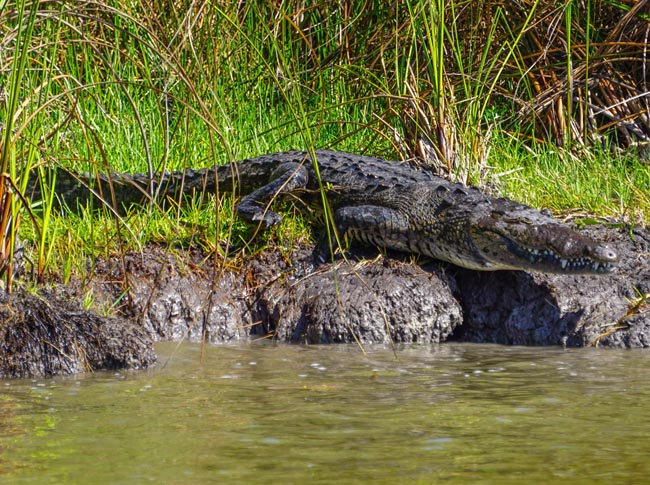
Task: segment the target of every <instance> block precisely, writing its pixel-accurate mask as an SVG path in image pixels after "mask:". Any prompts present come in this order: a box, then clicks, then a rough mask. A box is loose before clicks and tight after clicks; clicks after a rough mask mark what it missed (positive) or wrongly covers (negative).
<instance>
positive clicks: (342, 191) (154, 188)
mask: <svg viewBox="0 0 650 485" xmlns="http://www.w3.org/2000/svg"><path fill="white" fill-rule="evenodd" d="M313 154H314V155H315V160H313V159H312V155H310V152H304V151H290V152H283V153H272V154H268V155H263V156H260V157H257V158H252V159H247V160H242V161H239V162H233V163H231V164H227V165H223V166H215V167H212V168H205V169H200V170H195V169H186V170H180V171H176V172H165V173H163V174H161V175H154V176H153V177H152V176H147V175H144V174H136V175H131V174H117V173H114V174H108V175H106V174H102V175H95V176H90V175H88V174H86V175H82V176H77V175H74V174H71V173H69V172H65V171H61V170H59V171H58V172H57V177H56V182H55V183H56V186H55V190H56V193H57V194H58V196H59V198H60V199H62V200H63V201H64V202H65V203H66V204H67V205H68V206H69V207H71V208H73V206H75V205H77V206H78V205H79V204H85V203H87V202H89V201H90V200H91V199H96V200H97V199H101V200H105V201H107V203H108V205H110V206H111V207H115V209H116V210H120V211H122V210H125V208H129V207H130V206H132V205H133V204H142V203H145V202H146V201H147V200H151V199H152V194H156V196H157V199H156V200H170V199H174V200H178V201H180V200H181V199H182V198H183V197H184V196H188V195H190V194H205V193H220V192H223V191H232V192H234V193H237V194H239V195H242V197H241V199H240V201H239V203H238V205H237V213H238V215H239V216H240V217H241V218H242V219H244V220H245V221H247V222H248V223H251V224H258V225H260V226H261V227H264V228H266V227H269V226H272V225H275V224H277V223H278V222H280V220H281V216H280V215H279V214H278V213H276V212H274V211H273V210H272V202H273V201H274V200H275V199H276V197H278V196H281V195H287V194H294V195H297V196H298V198H299V199H300V200H302V201H304V202H305V204H308V205H309V206H310V207H314V206H320V207H321V209H322V208H323V207H326V208H328V209H329V210H330V211H331V214H333V221H334V223H335V225H334V226H333V227H334V228H335V229H336V231H331V234H338V236H339V238H338V239H339V240H341V237H343V236H347V237H348V238H349V239H351V240H353V241H359V242H361V243H365V244H366V245H374V246H378V247H380V248H385V249H393V250H398V251H405V252H409V253H417V254H421V255H425V256H429V257H431V258H435V259H437V260H441V261H446V262H449V263H452V264H454V265H457V266H460V267H464V268H469V269H472V270H481V271H494V270H524V271H540V272H548V273H561V274H576V273H592V274H600V273H607V272H610V271H611V270H612V269H613V268H614V267H615V264H616V262H617V261H618V257H617V254H616V252H615V250H614V249H613V248H612V247H611V246H609V245H607V244H604V243H601V242H598V241H595V240H593V239H591V238H589V237H587V236H584V235H581V234H580V233H578V232H576V231H575V230H573V229H572V228H570V227H569V226H567V225H565V224H563V223H560V222H559V221H558V220H556V219H555V218H553V217H552V216H551V215H550V213H549V212H548V211H539V210H536V209H534V208H532V207H530V206H527V205H524V204H521V203H518V202H515V201H513V200H510V199H506V198H497V197H492V196H489V195H487V194H485V193H483V192H481V191H480V190H479V189H476V188H472V187H466V186H464V185H462V184H458V183H453V182H450V181H448V180H446V179H444V178H441V177H438V176H435V175H434V174H433V173H431V172H429V171H426V170H421V169H417V168H415V167H413V166H411V165H409V164H406V163H403V162H390V161H386V160H384V159H381V158H377V157H372V156H365V155H355V154H351V153H344V152H336V151H329V150H317V151H315V152H313ZM313 162H317V163H313ZM28 186H29V187H30V189H29V190H28V191H27V192H28V193H27V195H28V196H30V195H31V196H32V200H35V199H37V198H38V197H39V186H40V184H38V183H36V182H35V181H34V180H33V181H32V182H31V184H30V185H28ZM30 191H31V193H30ZM323 193H325V194H326V198H325V199H324V198H323V195H322V194H323ZM328 246H329V245H328ZM320 254H321V259H322V254H324V253H323V252H322V251H321V252H320Z"/></svg>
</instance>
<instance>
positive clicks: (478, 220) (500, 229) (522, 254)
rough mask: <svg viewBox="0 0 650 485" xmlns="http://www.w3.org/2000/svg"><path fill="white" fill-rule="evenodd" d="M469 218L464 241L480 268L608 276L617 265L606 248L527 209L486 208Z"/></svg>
mask: <svg viewBox="0 0 650 485" xmlns="http://www.w3.org/2000/svg"><path fill="white" fill-rule="evenodd" d="M481 212H482V213H481ZM475 215H476V217H475V218H474V220H473V221H472V224H471V227H470V237H471V240H472V245H473V246H474V248H475V249H476V251H477V252H478V253H479V255H480V257H481V258H482V259H483V260H484V263H483V268H482V269H484V270H499V269H519V270H527V271H543V272H547V273H563V274H568V273H573V274H575V273H608V272H610V271H611V270H612V269H613V267H614V264H615V263H616V262H617V261H618V256H617V254H616V252H615V251H614V250H613V249H612V248H611V247H610V246H608V245H607V244H601V243H599V242H597V241H594V240H593V239H591V238H589V237H586V236H583V235H581V234H578V233H577V232H576V231H574V230H572V229H571V228H569V227H567V226H565V225H564V224H561V223H559V222H557V221H556V220H555V219H553V218H552V217H550V216H548V215H546V214H544V213H542V212H539V211H536V210H534V209H532V208H530V207H527V206H523V205H516V206H514V207H512V206H511V207H508V208H507V210H500V209H498V208H491V209H490V210H488V211H478V213H477V214H475Z"/></svg>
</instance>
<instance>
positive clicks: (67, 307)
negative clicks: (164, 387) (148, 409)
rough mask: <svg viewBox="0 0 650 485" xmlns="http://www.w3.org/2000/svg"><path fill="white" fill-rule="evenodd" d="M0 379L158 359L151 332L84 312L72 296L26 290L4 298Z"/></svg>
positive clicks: (134, 364) (144, 363)
mask: <svg viewBox="0 0 650 485" xmlns="http://www.w3.org/2000/svg"><path fill="white" fill-rule="evenodd" d="M0 322H2V323H0V378H8V377H11V378H17V377H21V378H25V377H34V376H44V377H45V376H53V375H58V374H71V373H79V372H89V371H93V370H98V369H124V368H126V369H142V368H145V367H147V366H149V365H151V364H153V363H154V362H155V361H156V355H155V353H154V351H153V343H152V340H151V338H150V337H149V335H148V334H147V332H145V331H143V329H142V328H140V327H139V326H137V325H135V324H134V323H133V322H130V321H128V320H126V319H124V318H115V317H114V318H109V317H101V316H99V315H97V314H95V313H93V312H89V311H85V310H83V309H82V308H80V306H79V305H78V304H76V302H75V300H74V299H70V298H67V297H63V296H60V295H55V294H53V293H52V292H47V291H44V292H42V293H41V294H40V295H38V296H36V295H33V294H30V293H27V292H25V291H23V290H20V289H18V290H16V291H15V292H14V293H12V294H11V295H3V296H2V299H1V301H0Z"/></svg>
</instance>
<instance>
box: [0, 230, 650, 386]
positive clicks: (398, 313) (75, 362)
mask: <svg viewBox="0 0 650 485" xmlns="http://www.w3.org/2000/svg"><path fill="white" fill-rule="evenodd" d="M583 231H584V232H585V233H588V234H589V235H590V236H591V237H593V238H595V239H598V240H602V241H607V242H609V243H611V244H612V245H614V247H615V248H616V250H617V251H618V253H619V256H620V263H619V265H618V267H617V268H616V270H615V271H614V272H612V273H610V274H607V275H598V276H595V275H594V276H591V275H570V276H565V275H551V274H542V273H525V272H518V271H497V272H476V271H470V270H465V269H459V268H456V267H455V266H452V265H448V264H441V263H438V262H433V261H431V262H426V261H424V260H420V261H414V259H413V258H412V257H411V256H405V255H401V254H396V253H391V254H389V255H385V256H382V255H379V256H378V255H377V254H376V253H373V252H372V251H371V250H362V251H365V252H363V253H362V252H358V253H355V254H356V255H358V256H359V258H358V259H357V260H353V261H352V264H348V263H346V262H344V261H339V262H337V263H336V264H335V265H322V266H320V267H317V268H315V267H314V265H313V262H312V257H311V247H309V246H308V245H305V246H303V247H301V248H298V249H296V250H294V251H292V252H291V253H289V254H287V253H286V252H285V251H281V250H280V249H279V248H269V249H267V250H265V251H263V252H262V253H260V254H259V255H258V256H256V257H254V258H248V259H247V260H245V261H244V262H243V263H242V264H241V266H239V267H236V268H232V269H225V267H224V266H217V267H216V268H215V267H214V265H213V264H212V261H211V259H210V258H208V257H207V255H206V254H205V253H204V252H202V251H199V250H192V251H173V252H171V251H168V250H165V249H163V248H162V247H160V246H157V245H153V244H150V245H148V246H146V247H145V248H144V250H143V251H141V252H130V253H127V254H125V255H124V257H115V258H104V259H101V260H99V261H97V263H96V265H95V271H94V272H93V275H92V277H91V278H90V279H89V280H88V281H85V282H83V283H82V282H81V281H80V280H73V281H71V283H70V284H69V285H66V286H57V287H51V288H50V289H47V290H40V291H39V292H38V295H34V294H31V293H29V292H27V291H24V290H18V291H16V292H15V293H14V294H12V295H10V296H5V297H4V300H3V303H2V308H1V311H2V312H3V314H2V321H3V322H4V324H3V326H2V329H1V332H0V348H1V349H2V350H1V352H0V376H1V377H28V376H47V375H55V374H62V373H74V372H84V371H91V370H96V369H105V368H143V367H147V366H149V365H151V364H152V363H153V362H155V354H154V351H153V343H154V342H156V341H181V340H188V341H194V342H199V341H205V342H207V343H219V342H232V341H238V340H242V341H244V340H249V339H263V338H274V339H276V340H278V341H284V342H292V343H302V344H324V343H350V342H352V343H354V342H357V343H359V344H360V345H363V344H370V343H389V342H395V343H413V342H418V343H439V342H445V341H464V342H481V343H484V342H491V343H499V344H506V345H565V346H570V347H582V346H601V347H616V348H621V347H623V348H644V347H648V346H650V312H649V311H648V305H647V304H646V303H645V301H643V300H642V299H640V296H641V295H647V294H649V293H650V257H649V256H650V230H648V229H647V228H640V227H637V228H629V227H619V228H615V227H607V226H590V227H587V228H585V229H583ZM125 286H126V287H128V288H129V291H128V292H126V293H125V291H124V288H125ZM89 295H90V297H89ZM90 299H92V300H93V303H92V305H91V306H92V308H93V309H94V310H84V309H83V304H82V302H84V301H85V302H86V303H87V302H88V301H89V300H90ZM86 306H88V305H86ZM101 308H104V309H109V308H112V309H113V310H112V311H111V312H110V313H111V314H112V316H110V317H107V316H101V315H100V313H98V311H97V309H101Z"/></svg>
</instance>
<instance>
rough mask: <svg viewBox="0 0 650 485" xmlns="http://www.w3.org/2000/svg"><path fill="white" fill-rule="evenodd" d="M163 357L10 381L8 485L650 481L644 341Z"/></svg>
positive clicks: (4, 450) (2, 442)
mask: <svg viewBox="0 0 650 485" xmlns="http://www.w3.org/2000/svg"><path fill="white" fill-rule="evenodd" d="M157 350H158V353H159V356H160V362H161V365H159V366H158V368H157V369H155V370H150V371H143V372H127V373H98V374H95V375H87V376H75V377H68V378H57V379H51V380H34V381H0V385H1V386H2V388H3V389H2V391H3V392H2V394H1V395H0V482H5V483H16V482H18V483H27V482H30V481H34V482H38V483H42V482H48V481H49V482H51V483H141V482H147V481H154V482H161V481H162V482H165V483H207V482H218V483H228V482H230V483H269V482H278V483H281V482H283V483H299V482H303V483H305V482H309V483H318V482H322V483H329V482H335V481H340V482H344V483H346V482H354V481H369V480H373V482H375V483H395V482H396V481H401V482H414V481H420V482H425V483H426V482H429V483H430V482H436V481H443V480H444V481H447V482H450V481H451V482H456V483H468V482H476V481H484V482H497V483H508V482H512V483H522V482H525V483H535V482H537V483H554V482H559V481H562V482H563V483H567V482H568V483H572V482H585V481H588V482H590V483H598V482H601V483H613V482H620V481H627V482H630V483H632V482H637V483H638V482H644V481H645V480H647V476H648V474H649V473H650V460H648V456H650V438H649V436H650V422H649V418H648V412H647V409H646V408H647V404H646V403H647V402H648V398H649V397H650V370H649V369H650V365H649V364H650V353H646V352H643V351H607V350H597V349H581V350H568V351H563V350H559V349H541V348H507V347H501V346H476V345H447V344H445V345H441V346H411V347H402V348H399V349H398V351H397V353H396V355H397V357H396V356H395V354H394V353H393V352H392V351H391V350H390V348H386V347H370V348H367V349H366V352H367V354H366V355H363V354H362V353H361V352H360V351H359V349H358V348H357V347H353V346H313V347H301V346H289V345H271V344H267V345H255V344H251V345H248V344H245V345H239V346H212V347H207V348H206V349H205V353H204V355H203V357H201V349H200V346H195V345H189V344H187V345H185V344H184V345H181V346H180V347H178V348H177V346H176V345H175V344H162V345H160V346H159V347H158V349H157ZM162 364H166V365H164V367H163V365H162Z"/></svg>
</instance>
